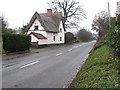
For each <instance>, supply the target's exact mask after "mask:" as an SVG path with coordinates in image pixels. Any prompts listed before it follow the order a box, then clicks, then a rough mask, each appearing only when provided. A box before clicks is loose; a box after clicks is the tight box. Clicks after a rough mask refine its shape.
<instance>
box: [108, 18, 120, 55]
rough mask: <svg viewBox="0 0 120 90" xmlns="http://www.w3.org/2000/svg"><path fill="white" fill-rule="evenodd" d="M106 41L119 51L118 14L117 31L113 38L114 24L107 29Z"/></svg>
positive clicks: (119, 19)
mask: <svg viewBox="0 0 120 90" xmlns="http://www.w3.org/2000/svg"><path fill="white" fill-rule="evenodd" d="M107 43H108V44H109V45H110V46H112V47H114V48H115V50H116V51H117V52H118V53H120V16H118V24H117V32H116V39H115V25H114V26H112V27H111V28H110V29H109V32H108V36H107Z"/></svg>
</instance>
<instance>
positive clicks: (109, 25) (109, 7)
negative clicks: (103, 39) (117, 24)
mask: <svg viewBox="0 0 120 90" xmlns="http://www.w3.org/2000/svg"><path fill="white" fill-rule="evenodd" d="M108 17H109V29H110V27H111V20H110V17H111V16H110V4H109V2H108Z"/></svg>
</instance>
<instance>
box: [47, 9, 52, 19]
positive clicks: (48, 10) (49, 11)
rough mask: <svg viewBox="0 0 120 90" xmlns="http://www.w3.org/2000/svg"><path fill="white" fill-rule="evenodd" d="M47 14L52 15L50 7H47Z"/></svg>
mask: <svg viewBox="0 0 120 90" xmlns="http://www.w3.org/2000/svg"><path fill="white" fill-rule="evenodd" d="M47 16H48V17H52V9H47Z"/></svg>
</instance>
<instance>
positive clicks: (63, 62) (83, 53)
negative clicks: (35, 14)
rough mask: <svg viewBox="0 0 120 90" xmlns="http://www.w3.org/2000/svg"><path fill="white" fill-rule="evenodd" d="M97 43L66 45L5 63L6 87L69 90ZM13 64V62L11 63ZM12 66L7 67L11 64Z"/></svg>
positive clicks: (3, 84)
mask: <svg viewBox="0 0 120 90" xmlns="http://www.w3.org/2000/svg"><path fill="white" fill-rule="evenodd" d="M95 43H96V41H92V42H85V43H76V44H72V45H65V46H62V47H59V48H54V49H49V50H45V51H41V52H39V53H34V54H30V55H26V56H23V57H19V58H14V59H11V60H7V61H6V60H5V61H4V60H3V66H2V86H3V88H66V87H67V86H68V85H69V84H70V83H71V81H72V80H73V78H75V75H76V74H77V72H78V70H79V69H80V67H81V66H82V65H83V64H84V62H85V61H86V58H87V57H88V55H89V52H90V51H91V49H92V48H93V46H94V44H95ZM8 62H9V63H8ZM10 63H11V65H8V66H7V64H10Z"/></svg>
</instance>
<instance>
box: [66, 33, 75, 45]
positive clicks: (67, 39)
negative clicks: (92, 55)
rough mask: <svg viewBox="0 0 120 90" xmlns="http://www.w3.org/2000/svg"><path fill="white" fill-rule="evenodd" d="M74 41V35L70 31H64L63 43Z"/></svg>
mask: <svg viewBox="0 0 120 90" xmlns="http://www.w3.org/2000/svg"><path fill="white" fill-rule="evenodd" d="M73 41H74V35H73V34H72V33H70V32H67V33H65V43H66V44H70V43H72V42H73Z"/></svg>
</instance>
